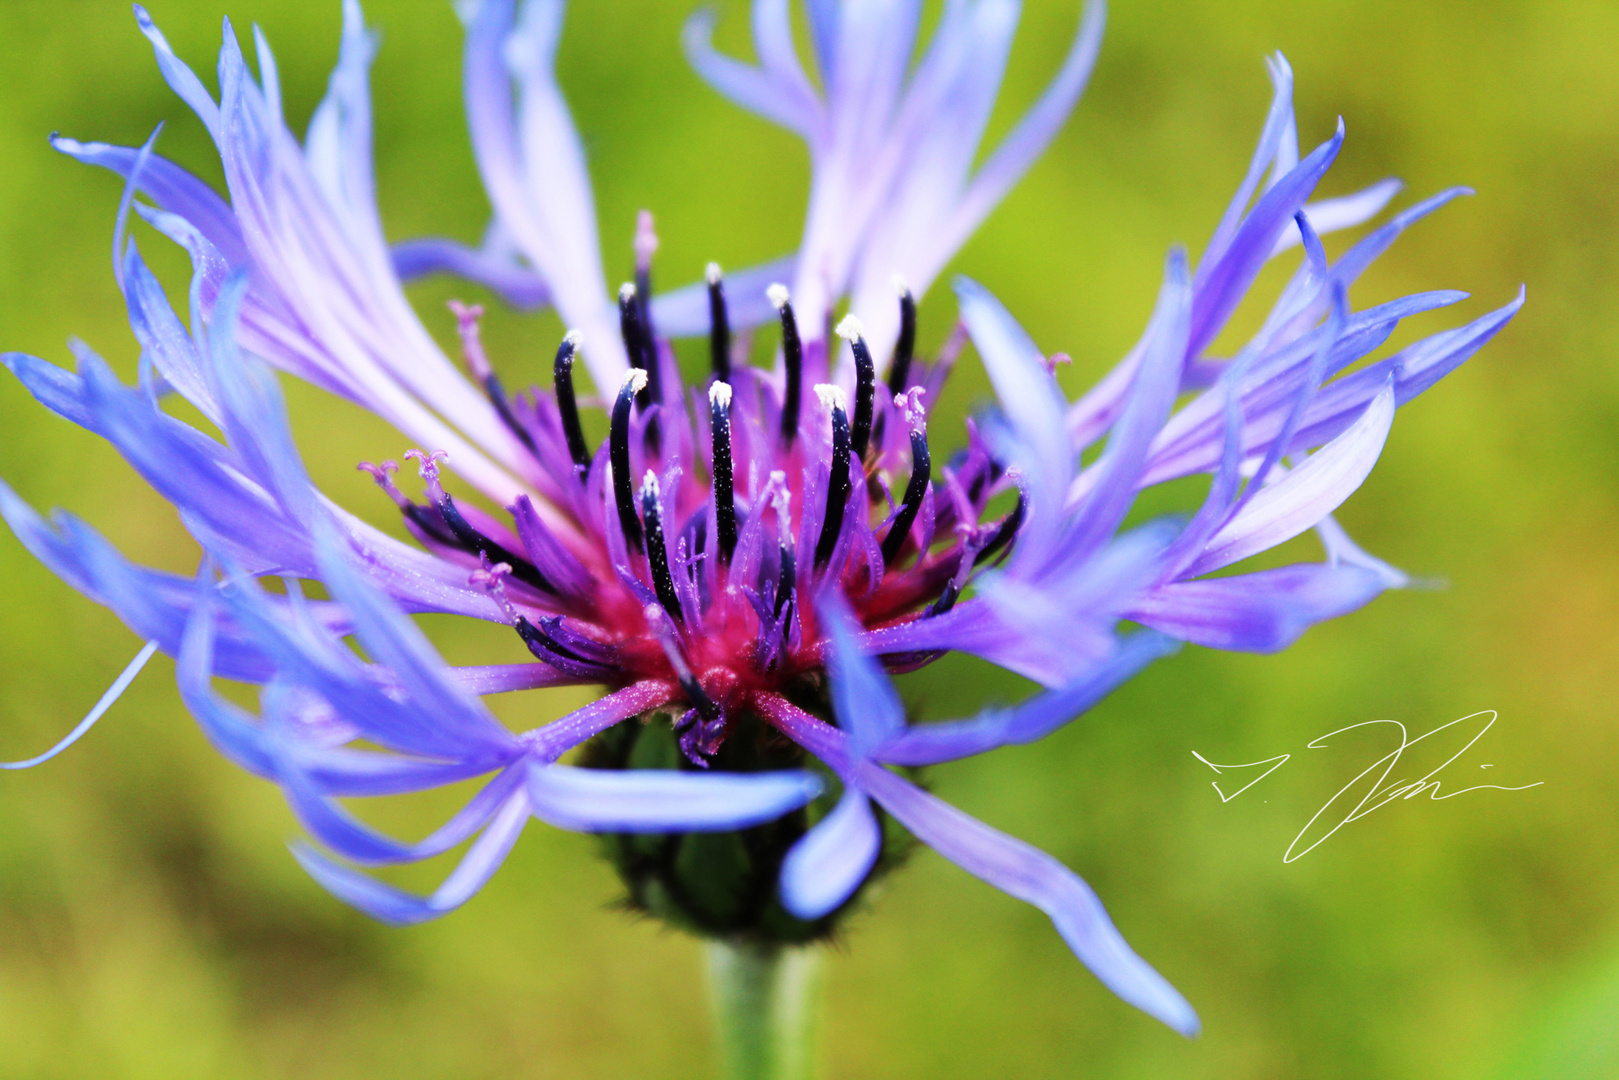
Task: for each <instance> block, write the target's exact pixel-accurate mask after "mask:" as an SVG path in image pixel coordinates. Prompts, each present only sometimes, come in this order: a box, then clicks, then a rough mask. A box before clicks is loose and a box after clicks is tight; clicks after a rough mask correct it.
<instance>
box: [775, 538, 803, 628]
mask: <svg viewBox="0 0 1619 1080" xmlns="http://www.w3.org/2000/svg"><path fill="white" fill-rule="evenodd" d="M797 578H798V562H797V560H796V559H794V558H793V551H792V549H791V548H789V547H788V546H787V544H786V543H785V542H783V543H782V544H781V575H780V576H779V577H777V578H776V605H775V609H774V611H775V616H776V618H778V619H779V618H781V613H782V610H783V609H784V608H786V607H787V605H788V604H789V603H790V602H791V601H792V599H793V589H794V588H795V587H796V586H797V584H798V581H797Z"/></svg>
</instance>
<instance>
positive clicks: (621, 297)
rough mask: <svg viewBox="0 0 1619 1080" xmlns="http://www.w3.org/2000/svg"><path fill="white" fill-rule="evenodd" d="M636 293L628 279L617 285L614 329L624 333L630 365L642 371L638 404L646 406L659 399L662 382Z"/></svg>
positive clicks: (655, 349)
mask: <svg viewBox="0 0 1619 1080" xmlns="http://www.w3.org/2000/svg"><path fill="white" fill-rule="evenodd" d="M638 296H639V293H638V291H637V290H636V288H635V286H634V285H633V284H632V283H630V282H627V281H626V282H625V283H624V284H623V285H622V286H620V287H619V290H618V330H619V333H620V334H622V335H623V337H624V351H625V352H627V353H629V356H630V366H631V367H638V368H640V369H641V370H642V371H644V372H646V385H645V386H644V387H642V389H641V394H640V406H641V408H643V409H646V408H650V407H651V406H653V405H655V404H657V403H659V402H661V401H662V400H663V386H662V384H661V381H660V380H659V378H658V365H657V348H656V346H655V345H654V344H653V342H652V339H651V338H649V337H648V336H647V332H646V329H647V328H646V323H645V322H643V321H642V319H641V304H640V302H639V300H638Z"/></svg>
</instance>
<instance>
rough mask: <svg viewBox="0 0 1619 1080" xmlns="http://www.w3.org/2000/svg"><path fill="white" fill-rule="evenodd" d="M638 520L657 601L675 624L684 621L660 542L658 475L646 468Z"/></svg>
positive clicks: (661, 511) (666, 553) (666, 556)
mask: <svg viewBox="0 0 1619 1080" xmlns="http://www.w3.org/2000/svg"><path fill="white" fill-rule="evenodd" d="M641 521H642V524H643V525H644V526H645V528H646V561H647V563H648V565H649V566H650V567H651V569H652V588H653V590H654V591H655V592H657V594H658V603H659V604H662V605H663V610H665V611H667V612H668V613H669V617H670V618H671V619H673V620H674V621H675V622H676V623H684V621H685V620H684V618H683V616H682V615H681V613H680V597H679V596H677V595H676V594H675V579H674V577H673V576H671V575H670V573H669V549H668V546H667V545H666V544H665V543H664V541H663V508H662V507H661V506H659V504H658V477H657V474H656V473H654V472H652V470H650V469H648V470H647V474H646V479H644V480H643V481H642V482H641Z"/></svg>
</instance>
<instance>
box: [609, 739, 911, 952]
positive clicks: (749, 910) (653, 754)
mask: <svg viewBox="0 0 1619 1080" xmlns="http://www.w3.org/2000/svg"><path fill="white" fill-rule="evenodd" d="M730 728H731V730H729V731H728V732H727V733H726V738H725V741H724V743H723V744H722V745H721V746H720V747H719V750H718V751H717V752H716V753H715V754H714V756H713V757H712V758H710V759H709V769H710V770H712V771H715V772H739V773H750V772H764V771H769V770H776V769H803V768H809V769H813V770H815V771H816V772H819V773H821V774H822V775H823V776H824V777H825V778H826V781H827V790H826V791H825V792H824V793H823V794H822V795H821V796H820V797H819V798H817V799H816V800H815V801H814V802H812V803H811V804H810V805H808V806H806V807H804V808H803V809H801V810H796V811H793V812H792V813H789V814H786V815H784V816H783V817H780V818H777V819H776V820H775V821H771V822H767V823H766V824H763V825H756V826H754V827H752V828H749V829H740V830H736V831H733V832H699V833H605V834H602V837H601V839H602V846H603V850H604V853H605V854H606V856H607V859H608V861H609V862H611V863H612V864H613V868H614V869H615V870H617V871H618V876H619V878H620V880H622V881H623V882H624V885H625V888H626V890H627V895H626V896H625V897H624V900H623V902H622V903H623V906H624V907H625V908H626V909H628V910H630V911H635V912H640V913H643V914H646V915H652V916H656V917H657V918H659V919H662V920H663V921H664V922H666V923H668V924H669V925H671V926H674V927H677V928H679V929H681V930H685V931H687V932H688V933H692V934H696V935H697V936H699V937H706V938H722V939H726V940H729V941H732V942H737V941H753V942H757V943H759V944H762V945H802V944H806V943H809V942H812V941H819V940H823V939H825V938H828V937H830V936H832V935H833V933H834V932H835V930H836V928H837V926H838V924H839V923H840V922H841V920H842V919H843V917H844V916H846V915H847V914H848V913H849V912H850V911H852V910H854V909H855V908H856V907H857V906H858V904H859V902H860V898H861V896H862V895H863V894H864V893H865V891H866V890H867V889H868V888H869V887H870V886H871V883H872V882H873V881H875V880H876V879H878V878H879V877H881V876H882V875H883V874H885V873H886V872H887V871H888V870H890V869H892V868H893V867H894V866H895V865H897V863H898V862H899V860H900V856H901V854H902V853H903V851H904V849H905V848H906V846H907V844H908V842H909V841H908V838H907V837H905V836H904V834H903V831H902V830H899V829H897V827H894V826H892V825H891V824H890V822H889V821H888V819H887V817H886V816H883V815H882V813H881V811H880V810H879V811H878V814H879V819H880V820H881V821H882V823H883V848H882V852H881V854H880V855H879V856H878V858H877V862H876V865H875V866H874V867H873V868H872V871H871V873H870V874H868V875H867V877H866V880H865V881H864V882H863V883H862V884H861V886H860V888H859V889H857V890H855V893H854V895H853V896H851V897H850V898H849V899H848V900H847V901H845V902H844V904H843V905H842V906H841V907H839V908H838V909H837V910H835V911H833V912H831V913H829V914H827V915H824V916H822V917H821V918H819V919H815V920H804V919H800V918H798V917H797V916H795V915H793V914H792V913H790V912H789V911H787V909H786V908H784V907H782V905H781V900H780V899H779V897H778V895H777V880H778V878H779V877H780V875H781V863H782V860H783V859H785V858H786V857H787V852H788V851H790V850H791V849H792V846H793V845H794V844H795V843H797V842H798V840H799V838H800V837H802V836H803V835H804V834H805V833H806V832H808V831H809V830H810V828H811V827H812V826H813V825H814V824H815V823H816V822H818V821H820V820H821V818H823V817H825V816H826V815H827V814H828V813H830V812H831V810H832V807H833V806H835V805H836V804H837V797H838V795H839V794H841V792H840V791H839V789H838V784H837V781H836V779H835V778H834V777H833V776H832V774H831V772H830V771H829V770H827V769H825V768H824V767H823V766H822V765H821V764H820V763H819V762H817V761H815V760H814V759H812V758H810V757H809V756H808V755H807V754H805V753H804V751H803V750H802V749H800V748H799V747H798V746H796V745H794V744H793V743H791V742H789V741H788V740H787V739H786V738H784V737H783V736H782V735H781V734H780V733H778V732H777V731H776V730H775V729H773V728H771V727H770V726H769V725H767V724H766V723H765V722H764V721H762V720H760V719H759V718H757V717H755V716H753V715H751V714H742V715H740V716H738V715H736V714H733V716H732V718H731V724H730ZM679 738H680V737H679V735H677V734H676V733H675V732H674V730H673V728H672V726H671V722H670V717H669V716H668V714H666V713H661V712H654V713H651V714H648V715H647V716H643V717H641V718H639V719H635V720H627V721H625V722H624V723H622V724H619V725H618V726H616V727H614V728H611V729H609V730H608V731H605V732H603V733H602V734H600V735H598V736H596V737H595V738H594V739H591V740H590V741H589V742H588V743H586V744H585V746H584V748H583V750H582V752H581V756H580V759H579V764H580V765H582V766H584V767H586V768H592V769H681V770H686V771H691V772H695V771H699V770H698V766H696V765H695V764H693V763H692V762H691V761H689V760H687V758H686V756H685V755H684V754H682V753H681V751H680V745H679Z"/></svg>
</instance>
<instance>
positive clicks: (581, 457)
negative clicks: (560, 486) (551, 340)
mask: <svg viewBox="0 0 1619 1080" xmlns="http://www.w3.org/2000/svg"><path fill="white" fill-rule="evenodd" d="M578 348H579V331H577V330H569V331H568V333H567V334H566V335H565V336H564V337H563V339H562V344H561V345H559V346H557V358H556V363H554V364H553V365H552V367H551V379H552V382H553V384H554V385H555V387H556V393H557V411H558V412H559V413H561V414H562V433H563V434H564V435H565V436H567V439H568V455H569V456H570V457H572V458H573V463H574V465H575V466H577V468H578V470H579V472H580V474H581V475H583V473H584V471H585V470H587V469H589V468H590V449H589V447H587V446H586V445H585V430H584V428H582V427H580V425H579V401H578V399H577V398H575V397H574V393H573V356H574V353H575V352H576V351H577V350H578Z"/></svg>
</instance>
